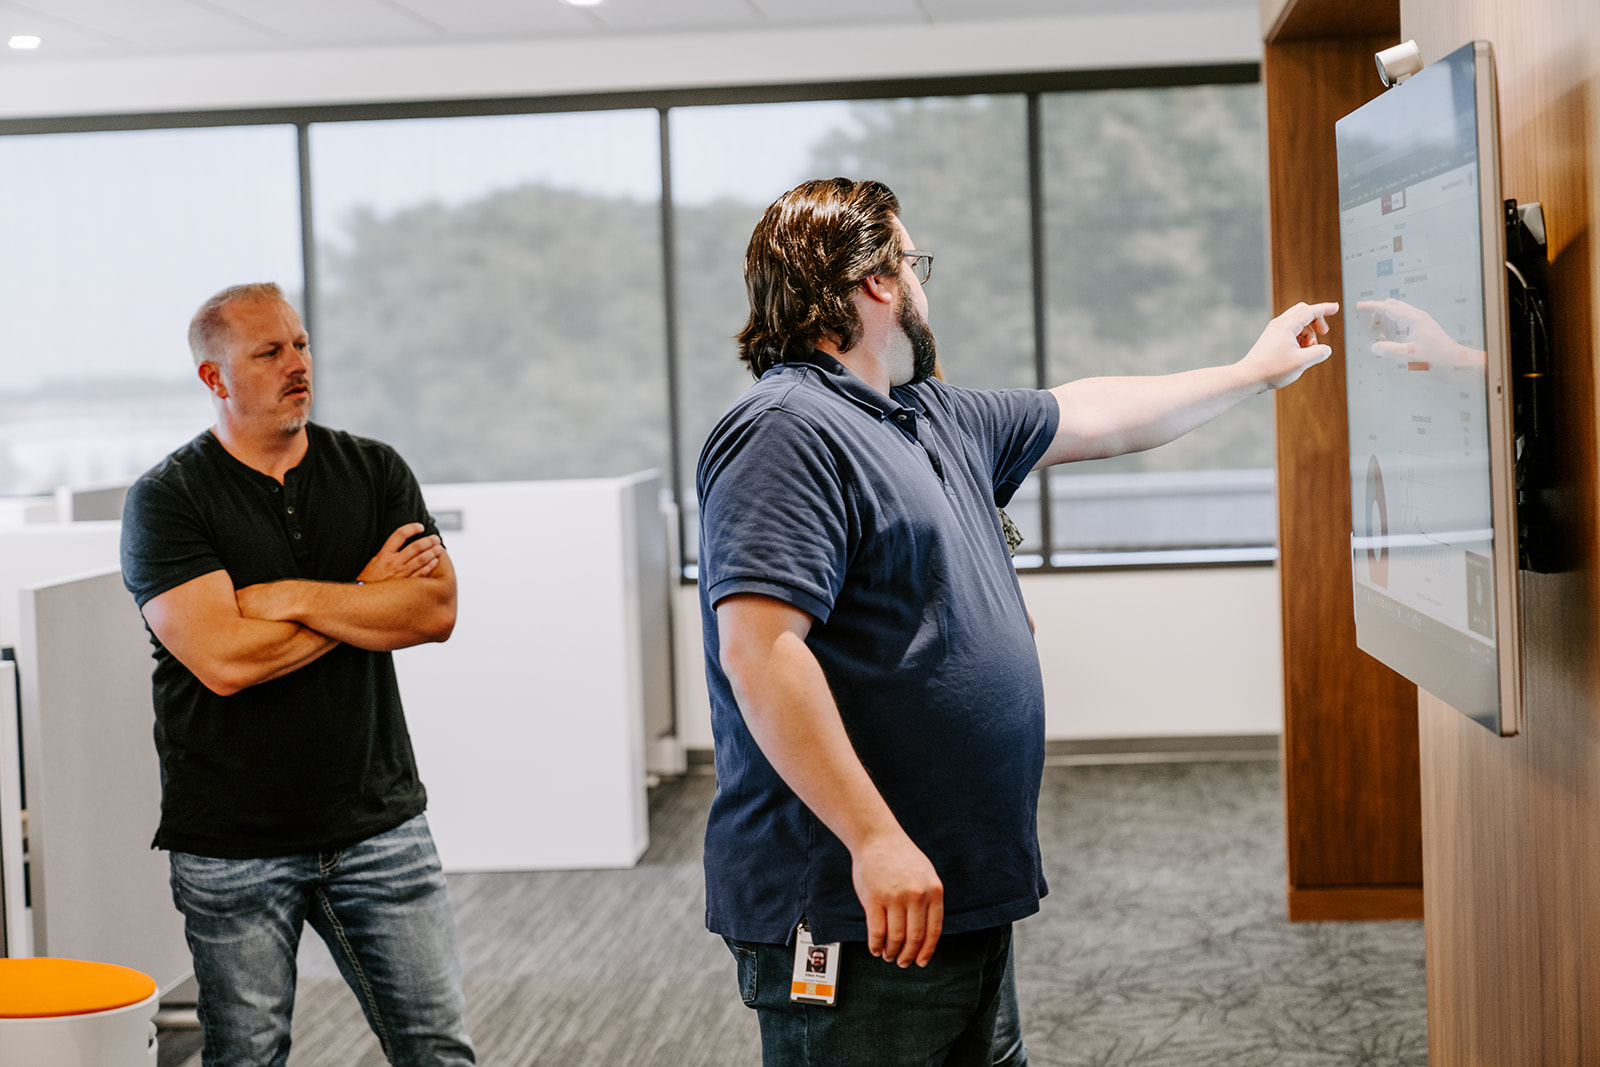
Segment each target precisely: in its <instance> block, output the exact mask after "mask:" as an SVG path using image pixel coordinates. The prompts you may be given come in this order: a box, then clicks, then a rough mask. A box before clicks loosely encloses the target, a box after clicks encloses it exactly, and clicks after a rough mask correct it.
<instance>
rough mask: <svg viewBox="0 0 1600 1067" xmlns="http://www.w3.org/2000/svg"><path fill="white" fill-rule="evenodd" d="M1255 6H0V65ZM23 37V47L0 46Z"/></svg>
mask: <svg viewBox="0 0 1600 1067" xmlns="http://www.w3.org/2000/svg"><path fill="white" fill-rule="evenodd" d="M1256 5H1257V0H603V2H602V3H601V4H600V5H599V6H598V7H589V8H578V7H573V6H571V5H569V4H567V3H566V2H565V0H0V64H7V65H10V64H24V63H34V64H37V63H49V62H51V61H52V60H55V59H98V58H111V57H128V56H147V55H160V54H169V53H198V52H210V53H216V52H239V51H272V50H285V51H298V50H305V49H315V48H328V47H352V46H354V47H360V46H364V45H416V44H429V43H450V42H462V41H484V40H540V39H545V40H548V39H552V38H572V39H585V38H587V39H595V38H602V37H605V36H607V35H621V34H626V35H637V34H658V33H673V32H686V31H708V30H712V31H714V30H750V29H761V28H782V27H788V26H795V27H798V26H808V27H818V26H827V25H837V26H839V27H841V29H848V28H849V27H850V26H852V25H864V24H873V25H877V26H885V25H888V26H892V25H896V24H905V25H908V26H913V25H914V26H926V25H933V24H939V23H952V22H962V21H978V20H981V21H993V20H996V19H1005V18H1029V17H1031V18H1039V17H1052V16H1071V15H1102V14H1106V15H1109V14H1135V13H1146V14H1159V13H1163V12H1184V11H1196V10H1218V9H1234V8H1249V9H1254V8H1255V7H1256ZM18 34H33V35H37V36H38V37H41V38H43V41H44V43H43V46H42V47H40V48H39V49H37V50H35V51H31V52H22V51H15V50H13V49H10V48H7V47H5V46H4V41H6V40H8V39H9V38H10V37H12V36H13V35H18Z"/></svg>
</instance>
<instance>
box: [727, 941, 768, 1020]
mask: <svg viewBox="0 0 1600 1067" xmlns="http://www.w3.org/2000/svg"><path fill="white" fill-rule="evenodd" d="M722 940H724V941H726V942H727V943H728V951H729V952H732V953H733V958H734V960H735V961H736V962H737V963H738V965H739V999H740V1000H742V1001H744V1006H745V1007H747V1008H753V1007H755V1006H756V975H757V973H758V972H759V971H760V970H761V966H760V957H759V955H758V954H757V952H756V947H755V946H754V945H749V944H746V943H745V942H743V941H735V940H734V939H733V938H731V937H724V938H723V939H722Z"/></svg>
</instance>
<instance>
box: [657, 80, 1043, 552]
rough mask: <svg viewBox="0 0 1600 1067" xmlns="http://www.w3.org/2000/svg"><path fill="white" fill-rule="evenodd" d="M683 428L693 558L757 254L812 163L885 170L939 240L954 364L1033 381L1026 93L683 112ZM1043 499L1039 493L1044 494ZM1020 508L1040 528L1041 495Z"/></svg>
mask: <svg viewBox="0 0 1600 1067" xmlns="http://www.w3.org/2000/svg"><path fill="white" fill-rule="evenodd" d="M669 129H670V131H671V144H672V174H673V206H674V219H675V223H676V225H675V231H676V240H677V270H678V289H679V300H680V307H681V318H680V324H681V325H680V331H679V337H680V360H679V365H680V373H681V376H682V377H681V383H682V388H681V390H680V394H681V396H682V397H683V414H682V425H683V428H684V429H683V434H684V452H683V459H684V471H683V473H682V478H683V485H684V500H683V502H682V503H683V506H684V509H685V513H686V516H687V518H688V521H686V523H685V527H686V532H687V535H688V540H689V542H690V544H689V545H687V546H686V548H687V549H688V550H689V558H693V537H694V526H695V524H694V520H693V514H694V512H693V509H694V506H695V501H694V496H693V486H694V465H695V461H696V459H697V458H698V456H699V452H700V448H701V446H702V445H703V443H704V441H705V437H706V434H707V433H709V431H710V429H711V427H712V426H713V425H714V424H715V422H716V420H717V418H718V417H719V416H721V414H722V413H723V412H724V411H725V410H726V409H727V408H728V406H729V404H731V403H732V402H733V400H734V399H735V398H736V397H737V396H738V395H739V394H740V393H741V392H742V391H743V390H744V389H746V388H748V387H749V385H750V383H751V379H750V376H749V374H748V372H747V371H746V370H745V368H744V365H743V364H742V363H740V362H739V359H738V354H737V346H736V344H735V342H734V340H733V336H734V334H736V333H737V332H738V331H739V330H740V328H741V327H742V326H743V325H744V322H745V318H746V315H747V312H748V305H747V302H746V297H745V289H744V281H743V274H742V267H743V261H744V250H745V246H746V244H747V243H748V241H749V239H750V232H751V230H752V229H754V227H755V224H756V222H757V220H759V219H760V217H761V213H762V212H763V211H764V210H765V209H766V207H767V205H768V204H769V203H771V202H772V200H773V199H775V198H776V197H777V196H778V195H779V194H781V193H783V192H784V191H786V190H788V189H790V188H792V187H793V186H795V185H797V184H799V183H800V182H801V181H804V180H806V179H808V178H826V177H833V176H835V175H844V176H846V177H850V178H876V179H878V180H880V181H883V182H885V183H886V184H888V185H889V187H890V188H892V189H893V190H894V191H895V193H896V195H897V196H898V197H899V198H900V204H901V216H902V221H903V222H904V223H905V225H906V227H907V229H908V230H909V232H910V233H911V238H912V240H913V241H914V242H916V245H917V247H919V248H927V249H931V250H933V251H934V253H935V254H936V257H937V259H936V264H935V267H934V277H933V279H932V280H931V281H930V282H929V287H928V303H929V321H930V323H931V325H932V326H933V329H934V332H935V334H936V336H937V337H938V340H939V349H940V353H941V362H942V363H943V366H944V372H945V376H946V378H947V379H949V380H950V381H953V382H956V383H958V384H961V385H970V386H975V387H981V388H1001V387H1007V386H1031V385H1033V384H1034V369H1033V367H1034V364H1033V318H1032V303H1031V302H1032V295H1031V292H1032V291H1031V288H1030V286H1031V284H1032V282H1031V279H1032V272H1031V265H1030V258H1029V257H1030V252H1029V248H1030V245H1029V222H1028V184H1027V159H1028V156H1027V120H1026V102H1025V99H1024V98H1023V97H1022V96H970V97H925V98H917V99H898V100H869V101H858V102H840V101H825V102H818V103H795V104H741V105H726V106H718V107H693V108H674V109H673V110H672V111H671V112H670V113H669ZM1033 499H1034V500H1037V496H1036V495H1034V496H1033ZM1018 503H1019V508H1017V509H1013V513H1014V515H1015V517H1016V518H1017V521H1018V524H1019V526H1021V527H1022V528H1023V529H1024V532H1025V533H1027V534H1028V535H1030V536H1033V537H1037V533H1038V522H1037V519H1036V508H1037V506H1036V504H1035V505H1034V508H1035V517H1033V518H1032V519H1030V516H1029V514H1028V504H1027V502H1026V501H1025V500H1019V502H1018Z"/></svg>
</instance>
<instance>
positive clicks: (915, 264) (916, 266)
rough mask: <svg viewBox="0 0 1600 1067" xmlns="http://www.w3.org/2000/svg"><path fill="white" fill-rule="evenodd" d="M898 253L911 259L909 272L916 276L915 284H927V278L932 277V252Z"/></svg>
mask: <svg viewBox="0 0 1600 1067" xmlns="http://www.w3.org/2000/svg"><path fill="white" fill-rule="evenodd" d="M900 254H901V255H902V256H904V257H906V258H907V259H909V260H910V261H911V273H913V274H915V275H916V276H917V284H918V285H927V284H928V279H929V278H931V277H933V253H932V252H901V253H900Z"/></svg>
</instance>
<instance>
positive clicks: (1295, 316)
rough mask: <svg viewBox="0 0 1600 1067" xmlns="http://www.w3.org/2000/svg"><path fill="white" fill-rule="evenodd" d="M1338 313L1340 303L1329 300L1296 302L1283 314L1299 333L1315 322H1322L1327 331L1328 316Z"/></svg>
mask: <svg viewBox="0 0 1600 1067" xmlns="http://www.w3.org/2000/svg"><path fill="white" fill-rule="evenodd" d="M1338 313H1339V305H1338V304H1337V303H1335V302H1332V301H1329V302H1327V303H1323V304H1296V305H1295V306H1294V307H1292V308H1290V309H1289V310H1288V311H1285V312H1284V313H1283V314H1284V318H1286V319H1288V320H1289V321H1290V322H1291V323H1292V324H1293V325H1294V330H1295V333H1299V332H1300V331H1301V330H1303V329H1305V328H1306V327H1307V326H1310V325H1311V324H1312V323H1313V322H1316V323H1321V325H1322V328H1323V330H1324V331H1326V330H1327V328H1328V316H1329V315H1336V314H1338Z"/></svg>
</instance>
